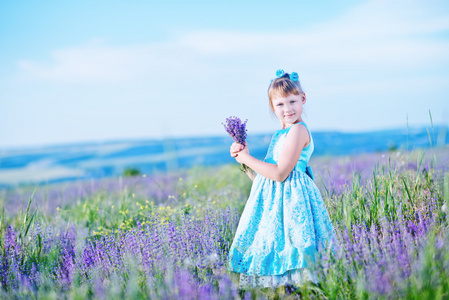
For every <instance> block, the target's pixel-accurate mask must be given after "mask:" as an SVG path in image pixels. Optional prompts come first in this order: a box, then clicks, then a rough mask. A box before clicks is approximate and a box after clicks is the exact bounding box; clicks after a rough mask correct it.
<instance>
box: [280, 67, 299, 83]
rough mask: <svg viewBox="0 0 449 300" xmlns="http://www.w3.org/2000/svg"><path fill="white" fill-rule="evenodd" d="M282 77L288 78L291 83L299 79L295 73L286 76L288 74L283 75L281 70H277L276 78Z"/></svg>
mask: <svg viewBox="0 0 449 300" xmlns="http://www.w3.org/2000/svg"><path fill="white" fill-rule="evenodd" d="M284 75H287V76H289V77H290V79H291V80H292V81H298V78H299V76H298V73H296V72H292V73H291V74H288V73H285V72H284V70H282V69H279V70H277V71H276V77H277V78H281V77H283V76H284Z"/></svg>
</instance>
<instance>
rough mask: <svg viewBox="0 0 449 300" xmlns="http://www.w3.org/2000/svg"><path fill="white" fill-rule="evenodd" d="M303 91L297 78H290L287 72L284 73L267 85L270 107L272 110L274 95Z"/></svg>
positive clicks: (300, 92) (294, 93)
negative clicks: (294, 79) (295, 79)
mask: <svg viewBox="0 0 449 300" xmlns="http://www.w3.org/2000/svg"><path fill="white" fill-rule="evenodd" d="M302 93H304V92H303V90H302V88H301V84H300V83H299V80H297V81H293V80H291V79H290V77H289V74H288V73H285V74H284V76H282V77H280V78H276V79H274V80H273V81H272V82H271V83H270V86H269V87H268V99H269V101H270V107H271V109H272V110H273V111H274V107H273V98H274V97H276V96H282V97H287V96H288V95H290V94H293V95H300V94H302Z"/></svg>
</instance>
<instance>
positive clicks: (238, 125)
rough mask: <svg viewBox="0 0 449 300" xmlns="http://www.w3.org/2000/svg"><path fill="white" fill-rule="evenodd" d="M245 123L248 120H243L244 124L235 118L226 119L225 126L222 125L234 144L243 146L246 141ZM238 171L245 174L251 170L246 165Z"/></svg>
mask: <svg viewBox="0 0 449 300" xmlns="http://www.w3.org/2000/svg"><path fill="white" fill-rule="evenodd" d="M246 122H248V120H245V122H242V120H240V119H239V118H237V117H234V116H233V117H229V118H226V124H223V123H222V124H223V126H224V128H225V130H226V132H227V133H228V134H229V135H230V136H231V137H232V139H233V140H234V141H235V142H236V143H240V144H242V145H245V140H246ZM240 170H242V171H243V172H245V173H246V172H247V171H248V170H251V169H250V168H249V167H248V166H247V165H245V164H242V165H241V168H240Z"/></svg>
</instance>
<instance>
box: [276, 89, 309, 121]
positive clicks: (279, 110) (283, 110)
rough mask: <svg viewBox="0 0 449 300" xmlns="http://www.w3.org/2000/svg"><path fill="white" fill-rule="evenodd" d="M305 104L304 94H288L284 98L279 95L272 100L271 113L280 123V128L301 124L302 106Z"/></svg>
mask: <svg viewBox="0 0 449 300" xmlns="http://www.w3.org/2000/svg"><path fill="white" fill-rule="evenodd" d="M305 103H306V94H304V93H301V94H299V95H294V94H289V95H287V96H286V97H283V96H281V95H279V96H278V97H275V98H273V101H272V104H273V111H274V113H275V114H276V117H278V119H279V121H281V124H282V128H287V127H290V126H291V125H293V124H295V123H297V122H302V119H301V114H302V106H303V105H304V104H305Z"/></svg>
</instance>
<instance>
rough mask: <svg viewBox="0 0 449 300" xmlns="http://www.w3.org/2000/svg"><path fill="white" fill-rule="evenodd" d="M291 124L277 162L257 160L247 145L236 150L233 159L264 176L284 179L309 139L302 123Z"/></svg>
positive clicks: (277, 179)
mask: <svg viewBox="0 0 449 300" xmlns="http://www.w3.org/2000/svg"><path fill="white" fill-rule="evenodd" d="M292 126H293V128H291V129H290V131H289V132H288V134H287V137H286V138H285V142H284V147H283V148H282V151H281V154H280V156H279V161H278V163H277V164H271V163H267V162H264V161H261V160H258V159H257V158H255V157H253V156H251V155H250V154H249V151H248V148H247V147H245V148H244V149H243V150H242V151H240V152H238V154H237V156H236V157H235V159H236V160H237V161H238V162H239V163H241V164H245V165H247V166H248V167H250V168H251V169H253V170H254V171H256V172H257V173H259V174H260V175H262V176H264V177H266V178H269V179H272V180H275V181H279V182H282V181H284V180H285V179H286V178H287V177H288V175H289V174H290V172H291V171H292V170H293V168H294V167H295V165H296V163H297V162H298V160H299V156H300V155H301V151H302V149H303V148H304V146H305V145H306V143H307V142H308V141H309V132H308V131H307V128H306V127H305V126H304V125H302V124H298V125H297V126H295V125H292Z"/></svg>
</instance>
